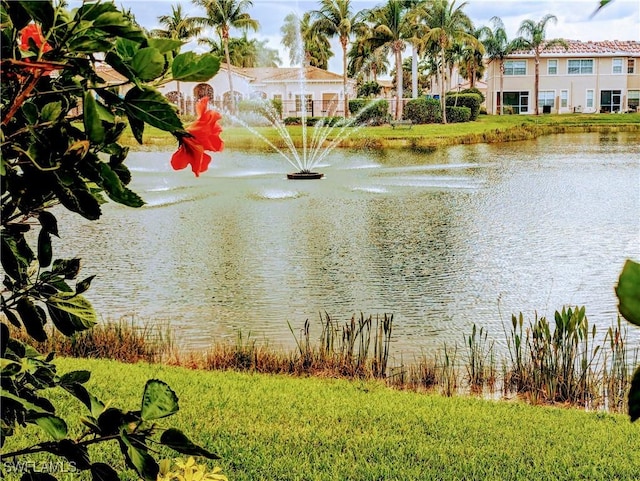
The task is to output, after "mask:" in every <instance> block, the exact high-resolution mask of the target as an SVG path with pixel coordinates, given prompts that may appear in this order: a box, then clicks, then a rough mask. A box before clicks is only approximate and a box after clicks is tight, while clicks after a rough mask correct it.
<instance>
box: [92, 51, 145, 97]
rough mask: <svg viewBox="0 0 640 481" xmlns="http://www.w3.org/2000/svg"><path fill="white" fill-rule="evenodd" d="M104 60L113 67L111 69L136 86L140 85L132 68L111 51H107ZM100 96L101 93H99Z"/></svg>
mask: <svg viewBox="0 0 640 481" xmlns="http://www.w3.org/2000/svg"><path fill="white" fill-rule="evenodd" d="M105 61H106V62H107V63H108V64H109V65H111V66H112V67H113V69H114V70H115V71H116V72H118V73H119V74H122V75H124V76H125V77H126V78H127V79H129V80H131V81H132V82H134V83H135V84H136V85H137V86H138V87H140V81H139V79H138V77H137V76H136V73H135V71H134V70H133V68H132V67H131V66H130V65H129V64H128V63H127V62H126V61H124V60H123V59H122V58H120V57H119V56H118V55H116V54H115V53H113V52H109V53H107V55H106V56H105ZM100 95H101V96H102V93H101V94H100Z"/></svg>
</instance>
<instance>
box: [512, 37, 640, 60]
mask: <svg viewBox="0 0 640 481" xmlns="http://www.w3.org/2000/svg"><path fill="white" fill-rule="evenodd" d="M565 42H567V45H568V48H566V49H565V48H564V47H563V46H562V45H554V46H553V47H550V48H549V49H548V50H544V51H543V52H542V55H543V56H549V55H564V56H571V55H573V56H587V55H590V56H610V55H618V56H623V57H640V42H638V41H636V40H605V41H601V42H582V41H580V40H565ZM513 55H516V56H533V50H529V51H526V50H518V51H516V52H514V53H513Z"/></svg>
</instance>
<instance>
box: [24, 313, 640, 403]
mask: <svg viewBox="0 0 640 481" xmlns="http://www.w3.org/2000/svg"><path fill="white" fill-rule="evenodd" d="M312 324H313V323H311V322H310V321H309V320H307V321H305V322H304V324H303V326H302V328H300V330H299V331H296V330H295V329H294V328H293V327H292V326H291V325H289V328H290V330H291V333H292V335H293V336H294V338H295V342H296V349H294V350H290V351H283V350H279V349H275V348H272V347H270V346H269V345H267V344H264V343H258V342H256V340H255V339H252V338H251V334H250V333H249V334H247V335H244V334H243V333H241V332H239V333H238V335H237V338H236V342H235V343H228V342H227V343H220V342H219V343H215V344H213V345H212V346H211V347H210V348H209V349H206V350H205V351H202V352H184V351H180V350H179V349H177V348H176V347H175V343H174V341H173V336H172V334H171V331H170V329H169V328H164V329H158V328H153V327H149V326H145V327H138V326H136V325H135V324H134V322H133V320H130V321H126V320H121V321H119V322H117V323H107V324H104V325H98V326H96V327H94V328H93V329H92V330H90V331H86V332H83V333H80V334H77V335H75V336H73V337H71V338H65V337H63V336H60V335H56V334H52V335H51V336H50V338H49V340H48V341H47V342H46V343H45V344H41V345H39V346H38V347H39V348H40V350H41V352H48V351H56V352H57V353H58V354H59V355H63V356H71V357H93V358H111V359H116V360H120V361H124V362H137V361H140V360H143V361H148V362H164V363H167V364H174V365H181V366H185V367H190V368H194V369H209V370H230V369H232V370H240V371H252V372H259V373H273V374H289V375H318V376H330V377H341V378H351V379H379V380H384V382H386V383H387V384H388V385H389V386H392V387H394V388H398V389H409V390H416V391H423V390H438V391H440V392H441V393H442V394H443V395H445V396H453V395H455V394H457V393H460V392H464V393H469V392H471V393H477V394H481V395H490V396H495V395H497V394H501V395H502V396H505V397H511V396H514V395H515V396H518V397H521V398H524V399H526V400H528V401H529V402H531V403H534V404H540V403H562V404H568V405H575V406H581V407H585V408H588V409H606V410H609V411H613V412H618V411H623V410H624V409H625V407H626V406H625V396H626V393H627V392H628V389H629V387H630V383H631V368H632V365H634V360H635V361H636V362H637V358H638V348H637V347H636V348H635V350H633V351H632V350H631V349H630V346H629V345H628V343H627V330H626V328H625V327H623V325H622V323H621V321H620V319H618V320H617V323H616V324H614V325H612V326H611V327H610V328H609V329H608V330H607V331H606V332H605V333H604V336H603V339H602V340H599V339H600V338H599V336H598V335H597V329H596V327H595V325H594V326H591V325H590V324H589V321H588V319H587V316H586V313H585V308H584V307H581V308H578V307H576V308H563V309H562V310H561V311H558V312H556V313H555V315H554V318H553V320H552V321H549V320H547V319H546V318H545V317H538V316H537V315H535V316H534V318H533V320H530V321H528V322H527V321H525V317H524V315H523V314H522V313H519V314H518V315H513V316H512V317H511V323H510V326H509V329H508V331H507V329H506V328H505V330H504V337H505V340H506V346H507V349H506V352H505V353H504V354H503V357H502V359H501V369H500V374H498V372H499V369H498V358H497V354H496V351H495V340H494V339H491V338H490V337H489V335H488V333H487V331H486V330H485V329H484V328H483V327H479V328H478V326H476V325H475V324H474V325H473V326H472V327H471V332H470V333H469V334H468V335H465V336H464V338H463V341H464V342H463V344H462V346H463V349H460V348H459V345H458V343H453V344H451V343H449V344H445V345H444V346H443V348H442V349H440V350H437V351H436V352H432V353H430V354H424V353H423V354H422V355H421V356H419V357H417V358H416V359H414V361H413V362H411V363H407V364H405V362H404V360H403V358H402V356H401V355H400V356H398V358H399V361H395V363H392V361H391V359H392V357H391V341H392V337H393V336H392V333H393V315H389V314H384V315H382V316H380V315H376V316H373V315H369V316H368V317H367V316H365V315H364V314H363V313H360V315H355V314H354V315H353V316H352V317H351V319H349V320H348V321H346V322H345V321H342V322H340V321H337V320H335V319H334V318H332V317H331V316H330V315H329V314H328V313H326V312H325V313H324V314H320V318H319V322H318V323H317V326H318V327H319V332H320V333H319V336H317V337H315V336H313V335H312V328H313V325H312ZM14 335H17V336H18V337H19V336H20V334H19V332H14ZM314 339H315V340H314ZM24 340H26V339H24Z"/></svg>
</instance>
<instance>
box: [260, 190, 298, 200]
mask: <svg viewBox="0 0 640 481" xmlns="http://www.w3.org/2000/svg"><path fill="white" fill-rule="evenodd" d="M303 195H305V194H304V193H302V192H298V191H295V190H281V189H267V190H261V191H259V192H253V193H251V194H249V197H250V198H252V199H257V200H284V199H297V198H299V197H302V196H303Z"/></svg>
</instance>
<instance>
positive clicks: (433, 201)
mask: <svg viewBox="0 0 640 481" xmlns="http://www.w3.org/2000/svg"><path fill="white" fill-rule="evenodd" d="M639 140H640V139H639V138H638V134H609V135H606V136H605V135H599V134H587V135H564V136H552V137H544V138H542V139H540V140H538V141H531V142H518V143H512V144H506V145H475V146H461V147H455V148H450V149H447V150H442V151H437V152H435V153H432V154H411V153H407V152H395V151H393V152H392V151H389V152H383V153H380V152H374V153H366V152H343V151H335V152H334V153H333V154H332V155H330V156H329V157H327V159H326V165H324V166H322V167H320V168H319V169H318V170H321V171H322V172H324V173H325V179H323V180H321V181H297V182H295V181H287V180H286V179H285V174H286V172H287V170H288V164H286V162H283V161H282V160H281V159H280V158H279V156H278V155H270V154H268V155H259V154H246V153H240V152H225V153H222V154H219V155H216V156H215V157H214V161H213V164H212V167H211V170H210V171H209V172H207V173H206V174H203V175H202V176H201V177H200V178H198V179H196V178H194V177H193V176H192V175H191V174H190V173H188V172H183V171H182V172H173V171H171V170H170V167H169V158H170V154H169V153H164V152H156V153H135V154H131V155H130V165H131V166H132V170H133V174H134V184H133V187H134V190H136V191H137V192H139V193H140V194H141V195H142V196H143V198H145V200H146V201H147V203H148V204H147V206H145V207H144V208H142V209H137V210H136V209H127V208H124V207H121V206H118V205H112V204H109V205H106V206H105V207H104V215H103V217H102V219H101V220H100V221H98V222H84V221H82V220H81V219H77V218H76V217H71V216H70V215H68V214H62V213H60V215H61V216H63V215H64V217H65V220H61V221H60V225H61V228H62V229H61V236H62V239H63V242H65V243H66V242H69V241H71V240H73V246H72V247H67V246H64V245H59V246H56V249H58V251H57V252H58V253H62V252H64V253H65V254H66V255H69V256H71V255H81V256H82V257H83V258H84V271H83V273H84V275H86V276H88V275H91V274H97V277H96V279H95V280H94V284H93V287H92V289H91V290H90V291H89V292H88V297H89V298H90V299H91V300H92V301H93V303H94V304H95V306H96V308H97V309H98V310H99V312H101V314H102V315H103V316H104V317H108V318H112V319H117V318H119V317H120V316H122V315H135V316H136V317H137V318H138V319H140V320H141V322H144V321H145V320H147V321H153V322H162V321H169V322H170V323H171V325H172V326H173V327H174V329H175V330H176V332H177V334H178V336H179V340H180V343H181V344H183V345H184V346H190V347H203V346H207V345H208V344H210V343H211V342H212V341H214V340H219V339H220V338H223V337H227V338H233V337H235V335H236V333H237V330H242V332H243V334H248V333H249V332H250V333H251V336H252V337H253V338H256V339H259V340H260V339H268V340H269V341H270V342H271V344H272V345H273V344H275V345H284V346H292V345H293V338H292V335H291V333H290V331H289V328H288V326H287V322H290V323H291V324H292V326H294V329H295V327H297V326H302V324H303V322H304V320H305V319H311V320H316V319H318V318H319V312H325V311H326V312H328V313H329V314H331V315H332V316H333V317H335V318H337V319H342V318H348V317H350V316H351V314H352V313H356V312H357V313H359V312H361V311H362V312H364V313H365V314H369V313H372V314H375V313H380V314H382V313H393V314H394V319H395V326H396V327H395V337H396V341H395V342H396V343H397V344H398V345H399V349H397V351H398V350H400V349H401V350H402V351H403V352H404V353H407V352H419V351H421V350H423V349H429V348H432V347H434V346H438V347H439V346H441V345H442V343H443V342H445V341H446V342H451V341H454V340H455V341H461V340H462V336H463V334H465V333H469V331H470V326H471V324H472V323H477V324H479V325H484V326H486V328H487V329H488V330H489V333H490V335H491V334H493V335H494V336H495V337H496V338H498V339H502V338H503V337H504V336H503V321H505V322H506V321H509V320H510V316H511V313H516V312H519V311H523V312H524V313H525V314H526V315H528V316H529V317H532V316H533V315H534V312H535V311H537V312H538V314H539V315H552V314H553V311H554V310H556V309H559V308H561V307H562V306H563V305H582V304H585V305H586V306H587V315H588V316H589V317H590V319H591V321H592V322H595V323H598V324H600V325H602V326H604V327H608V326H609V325H610V324H611V323H612V322H613V321H614V320H615V318H616V298H615V295H614V291H613V287H614V285H615V282H616V279H617V275H618V274H619V271H620V269H621V267H622V264H623V262H624V259H625V258H627V257H633V258H636V259H637V258H640V245H639V244H640V242H639V233H640V218H639V215H638V212H640V198H639V192H640V166H639V164H638V158H640V147H638V145H639V143H638V141H639ZM69 217H71V218H70V219H69ZM65 251H66V252H65ZM319 334H320V332H319V327H318V328H317V330H316V335H318V336H319ZM312 335H313V331H312ZM632 335H633V336H636V337H635V338H634V339H635V340H637V339H638V337H637V334H634V333H632Z"/></svg>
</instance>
